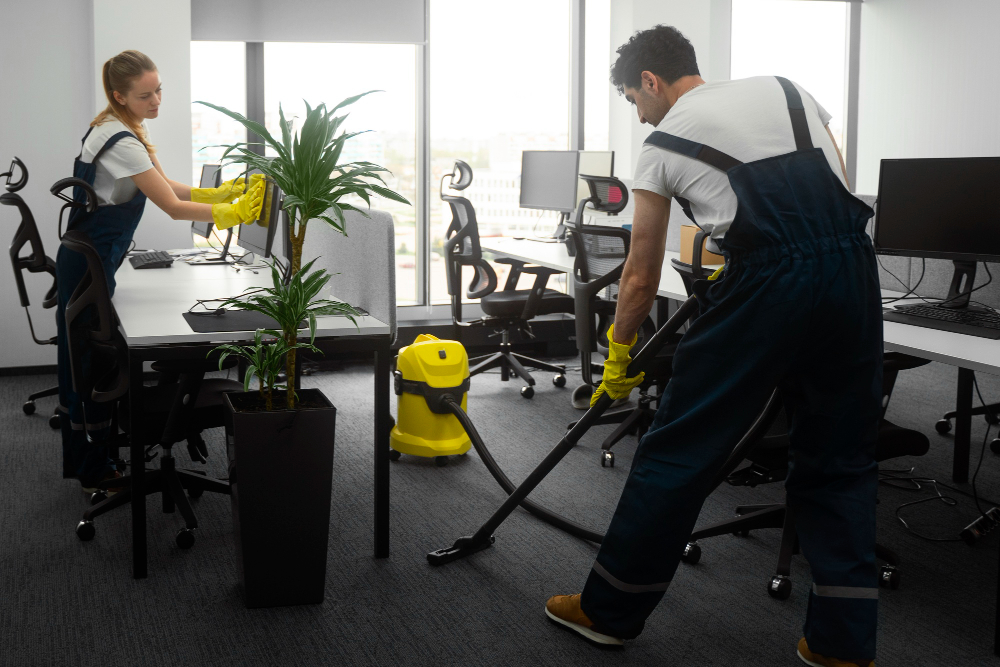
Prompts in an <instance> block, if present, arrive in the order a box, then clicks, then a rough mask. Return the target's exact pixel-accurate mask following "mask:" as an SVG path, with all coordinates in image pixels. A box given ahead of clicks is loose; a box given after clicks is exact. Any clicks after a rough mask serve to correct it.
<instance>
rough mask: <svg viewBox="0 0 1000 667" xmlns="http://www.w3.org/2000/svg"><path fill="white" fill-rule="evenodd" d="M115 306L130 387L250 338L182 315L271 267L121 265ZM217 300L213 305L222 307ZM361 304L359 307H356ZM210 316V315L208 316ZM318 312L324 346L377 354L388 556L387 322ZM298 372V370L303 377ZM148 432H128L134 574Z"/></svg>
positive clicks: (138, 565)
mask: <svg viewBox="0 0 1000 667" xmlns="http://www.w3.org/2000/svg"><path fill="white" fill-rule="evenodd" d="M115 279H116V282H117V287H116V289H115V296H114V299H113V303H114V306H115V311H116V312H117V314H118V319H119V321H120V323H121V328H122V330H123V332H124V334H125V339H126V342H127V343H128V354H129V377H130V379H129V386H130V387H141V386H142V383H143V364H144V362H147V361H155V360H158V359H204V358H205V356H206V354H207V353H208V352H209V351H210V350H212V349H213V348H214V347H215V346H216V345H217V344H219V343H222V342H230V341H252V340H253V337H254V332H253V331H225V332H217V333H196V332H194V331H192V329H191V327H190V326H189V325H188V323H187V321H186V320H185V319H184V317H183V313H184V312H185V311H187V310H188V309H189V308H191V306H192V305H194V304H195V302H196V300H198V299H217V298H227V297H232V296H238V295H239V294H241V293H242V292H243V291H244V290H245V289H246V288H248V287H259V286H269V285H271V284H272V283H271V271H270V269H263V270H261V269H257V273H254V272H253V271H250V270H247V269H241V270H240V271H239V272H237V271H236V269H235V268H233V267H231V266H229V265H225V264H217V265H196V266H192V265H189V264H187V263H185V262H182V261H177V260H175V261H174V263H173V265H172V266H171V267H170V268H166V269H140V270H138V271H137V270H135V269H134V268H132V265H131V264H130V263H129V262H124V263H123V264H122V266H121V267H120V268H119V269H118V271H117V273H116V274H115ZM219 305H220V304H219V303H215V304H213V305H212V307H213V308H214V307H218V306H219ZM355 305H361V304H355ZM207 317H209V316H206V318H207ZM356 319H357V326H355V324H353V323H352V322H351V321H350V320H348V319H347V318H346V317H339V316H323V317H317V318H316V320H317V328H316V345H317V346H318V347H319V348H320V349H332V350H350V351H357V352H361V353H365V354H370V353H374V357H375V382H374V385H375V387H374V393H375V396H374V399H375V400H374V403H375V414H374V424H373V426H374V441H375V442H374V444H375V457H374V459H375V475H374V477H375V482H374V500H375V526H374V534H375V556H376V558H384V557H387V556H388V555H389V424H390V414H389V400H390V398H389V392H390V389H389V388H390V384H391V383H390V382H389V380H390V373H389V356H390V354H391V350H390V348H389V343H390V341H389V337H390V329H389V325H388V324H386V323H385V322H382V321H380V320H378V319H376V318H374V317H358V318H356ZM299 377H301V374H299ZM142 394H143V392H141V391H130V400H129V418H130V423H132V424H137V423H141V419H142ZM147 438H148V434H145V433H143V432H142V429H133V430H132V432H131V434H130V437H129V448H130V459H131V460H132V461H133V462H134V463H135V465H133V466H132V468H131V471H130V473H131V475H130V476H131V478H132V489H133V493H132V575H133V576H134V577H136V578H142V577H145V576H146V561H147V558H146V498H145V491H144V485H145V472H144V467H143V465H142V461H143V458H144V450H145V447H146V445H148V444H152V443H149V442H146V439H147Z"/></svg>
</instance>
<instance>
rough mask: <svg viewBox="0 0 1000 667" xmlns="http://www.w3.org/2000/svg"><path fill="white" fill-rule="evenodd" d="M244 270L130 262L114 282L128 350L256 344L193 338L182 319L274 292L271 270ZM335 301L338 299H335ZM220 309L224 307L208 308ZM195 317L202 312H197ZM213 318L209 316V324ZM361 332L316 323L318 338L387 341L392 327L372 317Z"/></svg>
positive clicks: (335, 320) (233, 337) (331, 321)
mask: <svg viewBox="0 0 1000 667" xmlns="http://www.w3.org/2000/svg"><path fill="white" fill-rule="evenodd" d="M254 270H255V271H256V272H257V273H256V274H255V273H253V272H252V271H251V270H247V269H240V271H239V272H237V271H236V269H235V268H233V267H231V266H229V265H225V264H201V265H193V266H192V265H190V264H187V263H185V262H181V261H174V263H173V265H172V266H171V267H170V268H168V269H139V270H136V269H134V268H132V265H131V264H130V263H129V262H128V261H126V262H125V263H123V264H122V265H121V268H119V269H118V272H117V273H116V274H115V279H116V281H117V283H118V286H117V288H116V289H115V298H114V304H115V310H116V311H117V312H118V319H119V320H120V321H121V325H122V330H123V331H124V333H125V339H126V341H127V342H128V344H129V347H131V346H133V345H164V344H177V343H210V342H220V343H222V342H230V341H241V340H253V332H249V334H248V332H245V331H224V332H217V333H195V332H194V331H192V330H191V327H190V326H188V323H187V321H186V320H185V319H184V317H183V313H184V312H185V311H187V310H188V309H189V308H191V306H193V305H195V302H196V301H197V300H198V299H220V298H225V297H231V296H238V295H240V294H241V293H242V292H243V291H244V290H246V289H247V288H250V287H260V286H268V287H269V286H271V284H272V283H271V271H270V269H254ZM331 298H333V299H336V297H331ZM208 305H209V307H211V308H218V307H219V306H221V305H222V304H221V302H215V303H212V304H208ZM196 310H197V311H202V312H203V311H204V308H201V307H198V308H196ZM207 317H209V316H206V318H207ZM355 319H356V321H357V326H355V324H354V323H352V322H351V321H350V320H349V319H347V318H346V317H339V316H322V317H317V318H316V325H317V326H316V336H317V337H320V338H329V337H338V338H339V337H344V336H367V335H388V334H389V325H388V324H386V323H385V322H382V321H380V320H377V319H375V318H374V317H357V318H355Z"/></svg>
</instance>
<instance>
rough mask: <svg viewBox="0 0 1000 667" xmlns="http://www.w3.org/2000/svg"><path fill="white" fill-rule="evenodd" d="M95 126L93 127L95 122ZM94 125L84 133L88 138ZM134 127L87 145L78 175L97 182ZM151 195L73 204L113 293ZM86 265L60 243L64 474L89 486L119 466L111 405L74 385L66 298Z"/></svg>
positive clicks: (76, 221)
mask: <svg viewBox="0 0 1000 667" xmlns="http://www.w3.org/2000/svg"><path fill="white" fill-rule="evenodd" d="M91 129H93V128H91ZM89 135H90V130H88V131H87V134H86V135H84V137H83V141H86V140H87V137H88V136H89ZM134 136H135V135H134V134H132V133H131V132H119V133H117V134H115V135H114V136H112V137H111V138H110V139H108V140H107V142H106V143H105V144H104V146H103V147H102V148H101V149H100V150H99V151H98V152H97V154H96V155H95V156H94V159H93V161H92V162H84V161H82V160H81V157H82V155H83V151H82V150H81V151H80V155H78V156H77V158H76V161H75V162H74V164H73V176H74V177H76V178H79V179H82V180H84V181H86V182H87V183H88V184H90V185H91V186H93V184H94V176H95V174H96V172H97V166H96V165H97V159H98V158H99V157H101V155H103V154H104V152H105V151H107V150H109V149H110V148H111V147H112V146H114V145H115V144H116V143H117V142H118V141H119V140H121V139H124V138H125V137H134ZM73 199H75V200H76V201H78V202H81V203H82V202H85V201H86V199H87V196H86V193H85V192H84V191H83V189H82V188H74V191H73ZM145 205H146V196H145V195H144V194H142V193H141V192H140V193H138V194H136V196H135V197H133V198H132V199H131V200H130V201H128V202H126V203H124V204H112V205H108V206H99V207H98V208H97V210H95V211H94V212H93V213H87V212H86V211H85V210H84V209H83V208H78V209H73V211H72V213H71V214H70V217H69V224H68V227H67V229H73V230H77V231H80V232H83V233H84V234H86V235H87V236H88V237H89V238H90V241H91V243H93V244H94V246H95V247H96V248H97V251H98V252H99V253H100V255H101V259H102V260H103V263H104V272H105V273H106V274H107V277H108V286H109V287H110V289H111V295H112V296H113V295H114V291H115V271H117V270H118V266H119V265H120V264H121V262H122V260H123V259H124V258H125V253H126V252H128V248H129V245H130V244H131V243H132V234H133V233H134V232H135V228H136V226H137V225H138V224H139V219H140V218H141V217H142V210H143V207H144V206H145ZM86 270H87V262H86V260H85V259H84V257H83V255H81V254H79V253H76V252H73V251H72V250H69V249H67V248H66V247H65V246H62V245H60V246H59V253H58V254H57V255H56V275H57V282H58V285H59V302H58V306H57V308H56V325H57V327H58V338H59V339H58V348H59V352H58V355H59V356H58V363H59V403H60V412H61V413H62V420H61V421H62V440H63V476H64V477H77V478H79V479H80V481H81V483H82V484H83V485H84V486H90V485H91V484H92V483H95V482H98V481H100V480H101V479H103V478H104V476H105V475H106V474H107V473H108V472H110V471H112V470H114V467H115V466H114V463H113V462H112V461H111V459H110V458H108V447H107V438H108V436H109V431H108V427H109V426H110V425H111V406H110V405H108V404H106V403H94V402H93V401H91V400H89V398H86V397H84V398H83V399H81V397H80V396H78V395H77V393H76V392H75V391H73V377H72V374H71V371H70V360H69V347H68V344H67V338H66V322H65V318H66V303H67V302H68V301H69V298H70V296H72V294H73V291H74V290H75V289H76V288H77V286H78V285H79V284H80V280H81V279H82V278H83V276H84V274H85V273H86ZM89 362H90V359H89V356H88V355H86V354H84V357H83V360H82V366H83V371H84V373H89V372H90V363H89Z"/></svg>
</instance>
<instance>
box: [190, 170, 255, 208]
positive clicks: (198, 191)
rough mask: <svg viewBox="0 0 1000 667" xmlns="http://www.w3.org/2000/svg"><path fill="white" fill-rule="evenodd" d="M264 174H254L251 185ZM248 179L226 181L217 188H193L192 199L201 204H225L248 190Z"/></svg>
mask: <svg viewBox="0 0 1000 667" xmlns="http://www.w3.org/2000/svg"><path fill="white" fill-rule="evenodd" d="M262 178H264V174H253V175H252V176H251V177H250V187H251V188H252V187H253V186H255V185H257V183H258V182H259V181H260V179H262ZM246 183H247V182H246V179H245V178H243V177H240V178H237V179H232V180H229V181H226V182H225V183H223V184H222V185H220V186H219V187H217V188H191V201H193V202H197V203H199V204H224V203H226V202H231V201H233V200H234V199H236V198H237V197H239V196H240V195H242V194H243V193H244V192H246Z"/></svg>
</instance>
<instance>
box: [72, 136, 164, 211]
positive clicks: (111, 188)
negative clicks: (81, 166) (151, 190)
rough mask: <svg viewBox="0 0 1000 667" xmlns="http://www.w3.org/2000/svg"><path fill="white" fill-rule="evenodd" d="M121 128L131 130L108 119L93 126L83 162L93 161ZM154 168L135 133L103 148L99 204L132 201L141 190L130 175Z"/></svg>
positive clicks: (98, 180)
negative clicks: (109, 146)
mask: <svg viewBox="0 0 1000 667" xmlns="http://www.w3.org/2000/svg"><path fill="white" fill-rule="evenodd" d="M142 129H143V130H145V131H146V136H147V137H149V130H148V129H147V128H146V123H145V121H144V122H143V123H142ZM122 131H126V132H128V131H129V129H128V128H127V127H126V126H125V124H124V123H122V122H121V121H119V120H108V121H106V122H105V123H104V124H102V125H98V126H96V127H94V129H93V130H91V132H90V135H89V136H88V137H87V140H86V141H85V142H83V153H82V154H81V155H80V159H81V160H83V161H84V162H93V161H94V156H95V155H97V152H98V151H99V150H101V148H102V147H103V146H104V144H105V143H107V141H108V139H110V138H111V137H113V136H114V135H116V134H118V133H119V132H122ZM152 168H153V161H152V160H151V159H150V158H149V153H148V152H147V151H146V147H145V146H143V145H142V142H141V141H139V140H138V139H136V138H135V137H134V136H132V137H123V138H121V139H119V140H118V142H117V143H116V144H115V145H114V146H112V147H111V148H109V149H108V150H106V151H104V154H103V155H101V157H100V159H99V160H98V161H97V172H96V173H95V175H94V191H95V192H96V193H97V204H98V206H107V205H109V204H124V203H125V202H127V201H130V200H131V199H132V198H133V197H135V196H136V194H138V192H139V188H137V187H136V185H135V183H134V182H133V181H132V179H131V177H132V176H135V175H136V174H141V173H142V172H144V171H149V170H150V169H152Z"/></svg>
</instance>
